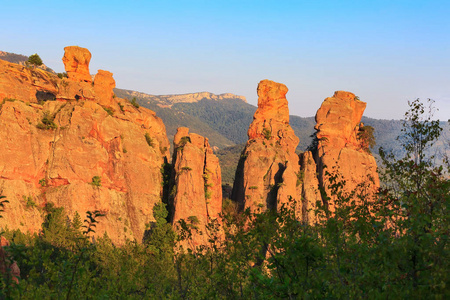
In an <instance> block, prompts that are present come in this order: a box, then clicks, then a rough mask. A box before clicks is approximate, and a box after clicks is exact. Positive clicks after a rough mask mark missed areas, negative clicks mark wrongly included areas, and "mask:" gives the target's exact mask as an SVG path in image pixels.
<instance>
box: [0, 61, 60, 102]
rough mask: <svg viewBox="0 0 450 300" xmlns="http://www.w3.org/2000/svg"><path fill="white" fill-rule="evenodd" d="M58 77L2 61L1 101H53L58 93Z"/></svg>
mask: <svg viewBox="0 0 450 300" xmlns="http://www.w3.org/2000/svg"><path fill="white" fill-rule="evenodd" d="M57 80H58V77H57V76H56V75H53V74H51V73H48V72H45V71H43V70H41V69H39V68H34V67H24V66H21V65H17V64H12V63H9V62H6V61H4V60H1V59H0V101H2V100H3V99H5V98H12V99H20V100H22V101H25V102H38V101H39V100H53V99H55V98H56V94H57V93H58V87H57Z"/></svg>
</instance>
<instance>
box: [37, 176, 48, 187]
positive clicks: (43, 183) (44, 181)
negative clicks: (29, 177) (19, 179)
mask: <svg viewBox="0 0 450 300" xmlns="http://www.w3.org/2000/svg"><path fill="white" fill-rule="evenodd" d="M39 184H40V185H41V186H42V187H44V186H47V179H46V178H42V179H39Z"/></svg>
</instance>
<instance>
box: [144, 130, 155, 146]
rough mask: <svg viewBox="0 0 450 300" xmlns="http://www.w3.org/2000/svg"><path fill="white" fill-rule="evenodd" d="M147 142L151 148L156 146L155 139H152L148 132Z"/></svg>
mask: <svg viewBox="0 0 450 300" xmlns="http://www.w3.org/2000/svg"><path fill="white" fill-rule="evenodd" d="M145 140H146V141H147V144H148V145H149V146H150V147H152V148H153V147H154V146H155V144H154V143H153V139H152V137H151V136H150V135H149V134H148V132H146V133H145Z"/></svg>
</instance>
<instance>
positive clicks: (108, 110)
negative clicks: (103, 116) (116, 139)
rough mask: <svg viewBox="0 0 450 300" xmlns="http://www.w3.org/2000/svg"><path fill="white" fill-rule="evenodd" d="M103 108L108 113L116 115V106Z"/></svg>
mask: <svg viewBox="0 0 450 300" xmlns="http://www.w3.org/2000/svg"><path fill="white" fill-rule="evenodd" d="M103 109H104V110H105V111H106V112H107V113H108V115H110V116H114V108H112V107H103Z"/></svg>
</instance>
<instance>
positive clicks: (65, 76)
mask: <svg viewBox="0 0 450 300" xmlns="http://www.w3.org/2000/svg"><path fill="white" fill-rule="evenodd" d="M56 75H57V76H58V77H59V79H63V78H67V73H66V72H63V73H57V74H56Z"/></svg>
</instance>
